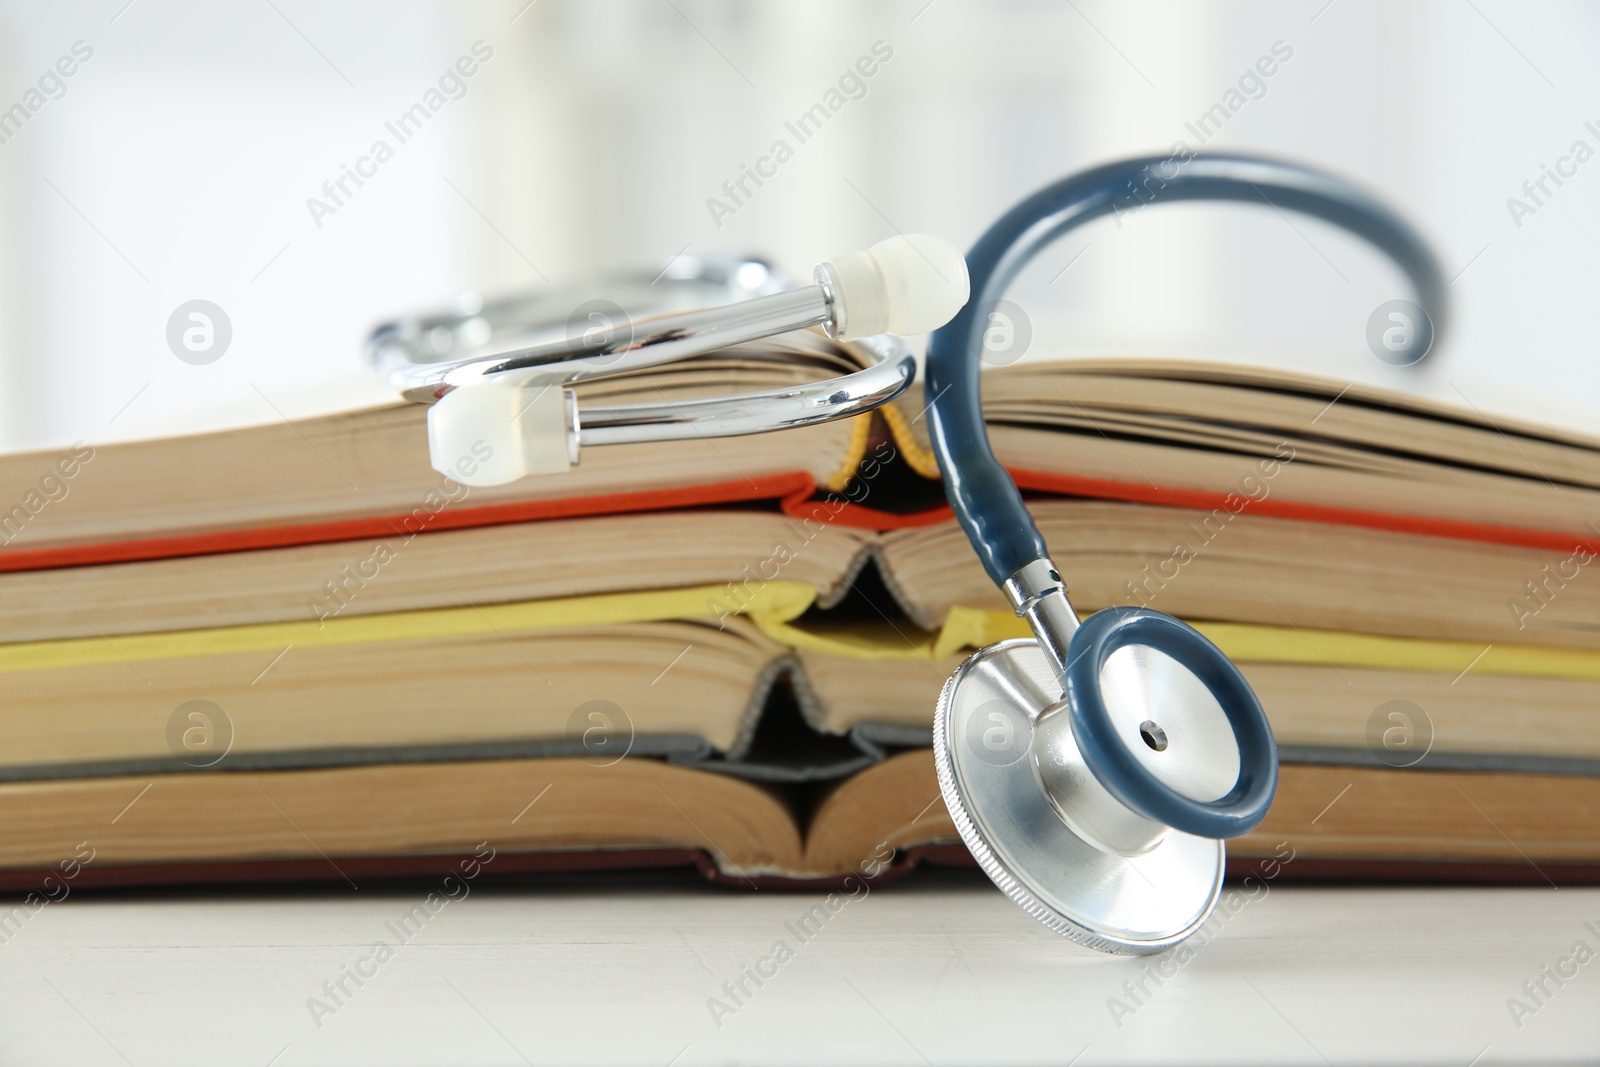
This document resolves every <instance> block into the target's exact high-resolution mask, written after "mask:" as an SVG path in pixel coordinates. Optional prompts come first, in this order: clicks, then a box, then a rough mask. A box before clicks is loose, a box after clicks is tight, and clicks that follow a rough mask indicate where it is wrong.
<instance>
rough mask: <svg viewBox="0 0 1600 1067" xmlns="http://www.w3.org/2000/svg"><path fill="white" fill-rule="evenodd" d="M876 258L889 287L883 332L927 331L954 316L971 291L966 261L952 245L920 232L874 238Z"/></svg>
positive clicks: (885, 284)
mask: <svg viewBox="0 0 1600 1067" xmlns="http://www.w3.org/2000/svg"><path fill="white" fill-rule="evenodd" d="M867 253H868V254H869V255H871V256H872V258H874V259H876V260H877V261H878V269H879V270H880V271H881V272H882V273H883V280H884V286H885V288H887V289H888V291H889V332H890V333H902V334H913V333H927V332H928V331H930V330H937V329H938V328H939V327H941V326H943V325H944V324H945V323H947V322H949V321H950V320H951V319H953V318H955V317H956V312H958V311H960V310H961V308H962V307H963V306H964V305H965V304H966V302H967V297H968V296H969V295H971V287H970V284H969V282H968V280H967V260H966V257H964V256H963V255H962V254H961V253H960V251H959V250H957V249H956V247H955V246H954V245H951V244H948V243H946V242H944V241H941V240H939V239H938V238H937V237H932V236H929V235H928V234H925V233H907V234H900V235H897V236H895V237H891V238H889V239H888V240H887V241H879V242H878V243H877V244H875V245H873V246H872V247H871V248H869V249H867Z"/></svg>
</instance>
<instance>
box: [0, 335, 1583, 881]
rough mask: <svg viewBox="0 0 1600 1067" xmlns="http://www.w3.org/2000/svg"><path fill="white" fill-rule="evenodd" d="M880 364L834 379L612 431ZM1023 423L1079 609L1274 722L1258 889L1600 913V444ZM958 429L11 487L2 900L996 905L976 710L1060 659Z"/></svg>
mask: <svg viewBox="0 0 1600 1067" xmlns="http://www.w3.org/2000/svg"><path fill="white" fill-rule="evenodd" d="M860 362H861V359H860V355H859V353H857V352H856V351H855V350H853V349H852V348H851V347H850V346H849V345H841V344H837V343H834V342H831V341H828V340H827V339H826V338H824V337H822V335H820V334H805V335H799V336H795V337H791V338H788V339H780V340H776V341H766V342H761V343H760V344H756V345H749V346H744V347H741V348H736V349H733V350H730V351H727V352H723V353H720V354H717V355H715V356H711V357H706V358H702V359H698V360H695V361H692V362H690V363H685V364H678V365H675V366H671V367H667V368H662V369H656V370H651V371H647V372H641V373H637V374H632V375H628V376H622V377H618V378H614V379H609V380H605V381H601V382H595V383H588V384H585V385H582V386H580V387H579V394H580V402H597V401H604V402H625V401H627V400H629V399H640V400H659V399H661V397H662V396H663V395H666V396H669V397H670V396H694V395H708V394H718V393H725V392H728V391H730V390H735V389H751V388H764V387H774V386H780V385H784V384H788V383H794V382H798V381H805V380H814V379H815V378H817V377H819V376H826V375H829V374H833V373H838V372H839V371H840V370H841V369H847V368H849V367H851V366H855V365H858V364H859V363H860ZM984 401H985V412H986V416H987V418H988V421H989V425H990V432H991V435H992V438H993V441H994V446H995V449H996V452H997V454H998V455H999V456H1000V458H1001V460H1002V461H1003V462H1004V463H1005V464H1006V466H1007V467H1008V468H1010V469H1011V470H1012V471H1013V473H1014V474H1015V476H1016V479H1017V481H1018V483H1019V485H1021V486H1022V487H1023V489H1024V491H1025V492H1026V493H1027V494H1028V495H1029V496H1030V502H1031V506H1032V508H1033V512H1034V515H1035V516H1036V517H1037V520H1038V522H1039V524H1040V526H1041V528H1042V529H1043V532H1044V534H1045V536H1046V539H1047V540H1048V542H1049V544H1050V545H1051V548H1052V552H1053V555H1054V558H1055V560H1056V562H1057V563H1058V564H1059V565H1060V566H1061V567H1062V569H1063V572H1064V573H1065V574H1066V576H1067V577H1068V579H1069V582H1070V583H1071V587H1072V595H1073V599H1074V604H1075V606H1076V607H1077V608H1078V609H1079V610H1081V611H1085V612H1087V611H1093V610H1096V609H1099V608H1102V607H1107V606H1111V605H1116V604H1143V605H1147V606H1149V607H1152V608H1155V609H1158V610H1161V611H1165V612H1168V613H1170V614H1173V615H1177V616H1179V617H1180V618H1183V619H1186V620H1188V621H1190V622H1192V623H1193V624H1194V625H1195V626H1197V627H1198V628H1199V629H1200V630H1201V631H1202V632H1204V633H1206V634H1207V635H1208V636H1209V637H1210V638H1211V639H1212V640H1213V641H1215V642H1216V643H1217V644H1218V645H1219V646H1221V648H1222V649H1223V650H1224V651H1225V652H1227V653H1228V654H1229V655H1230V656H1232V657H1233V658H1234V659H1235V660H1236V661H1237V662H1238V663H1239V664H1240V665H1241V667H1242V669H1243V670H1244V672H1245V674H1246V676H1247V677H1248V678H1249V679H1250V681H1251V683H1252V684H1253V685H1254V686H1255V687H1256V690H1257V692H1258V693H1259V695H1260V697H1261V699H1262V703H1263V704H1264V706H1265V708H1266V710H1267V714H1268V717H1269V718H1270V719H1271V721H1272V725H1273V729H1274V731H1275V732H1276V735H1277V738H1278V742H1279V745H1280V749H1281V753H1282V758H1283V770H1282V776H1281V785H1280V788H1279V792H1278V797H1277V800H1276V802H1275V804H1274V805H1273V808H1272V811H1271V813H1270V815H1269V816H1268V818H1267V820H1266V822H1265V823H1263V824H1262V826H1261V827H1260V828H1259V829H1257V830H1256V831H1254V832H1253V833H1251V834H1250V835H1248V836H1246V837H1244V838H1242V839H1240V840H1239V841H1237V842H1235V843H1233V845H1232V846H1231V847H1230V856H1231V857H1233V858H1234V861H1235V862H1237V863H1241V864H1245V865H1249V864H1252V863H1255V862H1258V861H1259V858H1261V857H1277V858H1278V859H1279V860H1280V861H1281V859H1282V857H1283V856H1284V855H1285V854H1286V853H1285V852H1284V851H1283V847H1282V846H1283V843H1285V842H1287V843H1288V845H1289V846H1290V847H1291V848H1292V849H1293V852H1292V855H1293V856H1294V859H1293V861H1292V863H1290V864H1287V865H1285V866H1286V868H1287V870H1289V871H1291V872H1294V873H1299V874H1304V875H1307V876H1315V877H1354V878H1404V877H1423V878H1430V879H1479V880H1481V879H1492V880H1500V881H1533V882H1540V883H1542V882H1544V881H1550V882H1554V883H1560V882H1566V881H1583V880H1589V881H1594V880H1597V879H1600V834H1596V833H1595V830H1594V827H1595V825H1596V824H1597V822H1600V777H1597V774H1600V727H1597V726H1596V722H1597V719H1596V714H1597V711H1600V708H1597V704H1600V564H1595V563H1594V560H1595V557H1596V555H1597V554H1600V528H1597V526H1596V523H1597V521H1600V441H1595V440H1588V439H1584V438H1581V437H1579V436H1576V435H1573V434H1569V433H1565V432H1559V431H1556V430H1554V429H1549V428H1541V427H1538V426H1533V425H1524V424H1518V423H1513V422H1510V421H1506V420H1491V419H1490V418H1489V417H1487V416H1485V415H1483V414H1481V413H1479V412H1477V411H1476V410H1474V409H1472V408H1470V407H1467V408H1464V409H1457V408H1454V407H1450V406H1447V405H1444V404H1440V403H1436V402H1432V401H1425V400H1419V399H1416V398H1413V397H1403V396H1399V395H1395V394H1390V393H1385V392H1382V391H1379V390H1375V389H1368V388H1363V387H1357V386H1346V385H1344V384H1343V383H1337V382H1328V381H1323V380H1319V379H1315V378H1311V377H1305V376H1300V375H1296V374H1289V373H1282V372H1269V371H1263V370H1256V369H1245V368H1236V367H1225V366H1218V365H1211V364H1199V363H1190V362H1182V363H1179V362H1158V361H1126V360H1123V361H1115V362H1112V361H1102V362H1088V361H1074V362H1071V363H1057V364H1047V363H1028V364H1020V365H1016V366H1012V367H1007V368H1002V369H997V370H994V371H993V372H991V373H987V374H986V376H985V397H984ZM921 413H922V406H921V402H920V400H919V399H917V398H916V397H915V396H914V395H912V396H908V397H906V398H904V399H902V400H901V401H899V402H897V403H896V404H894V405H891V406H889V407H887V408H885V409H883V410H881V411H880V412H878V413H876V414H873V415H871V416H863V417H860V418H858V419H855V420H852V421H849V422H841V423H836V424H831V425H824V426H816V427H811V428H807V429H804V430H796V431H790V432H787V433H783V434H775V435H766V436H759V437H750V438H739V439H720V440H710V439H698V440H689V441H682V442H676V443H671V444H651V445H638V446H630V445H622V446H612V447H607V448H596V449H592V450H590V451H587V452H586V453H585V454H584V456H583V457H582V462H581V464H580V465H579V466H578V467H576V468H574V469H573V470H572V471H571V472H570V473H568V474H564V475H555V476H548V477H544V478H535V479H528V480H524V481H522V482H519V483H516V484H513V485H509V486H502V487H499V488H496V489H469V488H468V487H466V486H465V485H463V484H460V483H458V482H456V481H454V480H452V479H450V478H447V477H444V476H441V475H439V474H437V473H435V472H434V471H432V470H431V469H430V467H429V464H428V456H427V440H426V428H425V410H424V409H423V408H421V407H417V406H408V405H401V404H396V405H394V406H388V407H382V408H377V409H370V410H361V411H352V412H347V413H343V414H338V415H334V416H329V417H324V418H318V419H311V420H306V421H302V422H299V423H294V424H290V423H277V424H271V425H264V426H255V427H249V428H244V429H238V430H231V431H227V432H223V433H214V434H207V435H200V436H191V437H176V438H169V439H164V440H152V441H144V442H136V443H127V444H117V445H107V446H103V447H95V446H91V445H88V444H80V445H77V446H73V447H70V448H65V449H61V450H57V451H50V452H36V453H31V454H24V455H9V456H5V457H0V508H6V509H8V510H6V511H5V512H4V513H3V514H0V530H3V532H0V541H3V542H4V547H3V548H0V677H3V691H4V693H5V696H4V699H3V700H0V737H3V738H4V745H3V746H0V827H3V829H0V887H12V888H31V887H32V886H34V885H35V884H36V883H37V882H38V880H39V879H40V878H41V877H43V876H45V875H46V874H47V873H48V872H50V871H58V870H60V869H62V864H64V863H65V864H70V865H71V866H72V868H73V871H74V876H75V877H76V878H77V879H79V882H78V884H84V883H85V882H93V883H101V884H130V883H155V884H177V883H191V882H217V881H228V880H241V879H248V880H267V879H324V878H326V879H334V880H338V879H349V880H352V881H357V880H359V879H362V878H372V877H382V876H389V875H407V874H426V873H433V872H435V871H439V870H444V869H449V868H452V867H453V866H454V865H456V864H458V863H459V862H460V861H461V859H462V858H463V857H474V856H475V857H478V858H479V859H480V860H481V858H482V857H483V856H484V855H493V857H494V860H493V867H492V869H494V870H497V871H533V870H558V869H569V870H570V869H599V868H606V867H626V866H632V867H644V866H667V865H687V864H693V865H698V866H699V868H700V869H701V870H702V871H703V872H704V873H705V874H706V875H707V876H708V877H711V878H714V879H717V880H722V881H727V882H730V883H732V884H736V885H742V884H745V883H746V882H751V883H755V884H761V883H763V882H765V883H769V884H783V883H803V884H824V883H826V882H828V881H830V880H832V881H837V880H839V879H841V878H845V877H847V876H850V875H862V874H865V875H871V876H876V877H883V876H887V875H890V874H893V873H896V872H899V871H903V870H905V869H907V868H909V867H911V866H914V865H915V864H917V863H918V862H921V861H930V862H960V861H962V859H963V857H964V856H965V853H964V850H962V849H961V846H960V845H959V839H958V837H957V835H956V834H955V831H954V828H953V826H952V825H951V822H950V820H949V817H948V815H947V813H946V811H945V809H944V805H943V804H942V802H941V801H940V800H939V791H938V787H937V784H936V782H935V778H934V770H933V760H932V756H931V754H930V752H929V749H928V746H929V743H930V738H931V722H932V716H933V709H934V704H935V701H936V699H937V695H938V692H939V689H940V686H941V685H942V684H943V682H944V680H945V679H946V678H947V677H948V675H949V674H950V672H951V671H952V670H953V669H954V667H955V666H956V665H957V664H958V663H959V662H960V660H961V658H962V657H963V656H965V655H967V654H969V653H970V652H971V651H972V650H973V649H974V648H976V647H978V646H980V645H982V644H985V643H988V642H991V641H994V640H998V639H1002V638H1006V637H1013V636H1025V635H1026V629H1025V626H1024V625H1023V624H1022V623H1021V622H1020V621H1019V620H1017V619H1016V618H1015V617H1014V616H1013V615H1012V614H1011V612H1010V611H1009V610H1008V608H1007V606H1006V604H1005V602H1004V600H1003V599H1002V597H1001V596H1000V594H999V593H998V592H997V591H996V590H995V589H994V587H993V586H992V585H991V584H990V583H989V582H988V580H987V579H986V578H985V576H984V574H983V572H982V570H981V568H980V567H979V565H978V563H977V561H976V559H975V558H974V556H973V555H972V553H971V552H970V550H969V549H968V548H967V545H966V542H965V539H964V537H963V535H962V534H961V532H960V530H959V529H958V528H957V527H956V526H955V524H954V523H953V521H952V519H951V517H950V513H949V511H948V509H947V508H946V507H945V506H944V504H943V496H942V491H941V488H940V486H939V483H938V472H937V469H936V467H935V465H934V463H933V461H932V458H931V456H930V454H929V452H928V449H927V446H926V440H925V437H924V436H923V435H924V433H925V420H924V419H923V418H922V417H921ZM485 844H487V845H488V846H490V847H492V849H493V852H492V853H485V852H484V851H483V846H484V845H485ZM85 857H90V858H89V859H87V860H86V859H85Z"/></svg>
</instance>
